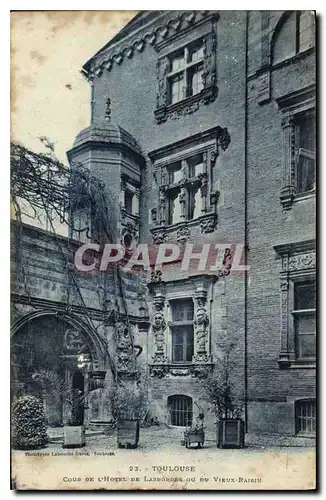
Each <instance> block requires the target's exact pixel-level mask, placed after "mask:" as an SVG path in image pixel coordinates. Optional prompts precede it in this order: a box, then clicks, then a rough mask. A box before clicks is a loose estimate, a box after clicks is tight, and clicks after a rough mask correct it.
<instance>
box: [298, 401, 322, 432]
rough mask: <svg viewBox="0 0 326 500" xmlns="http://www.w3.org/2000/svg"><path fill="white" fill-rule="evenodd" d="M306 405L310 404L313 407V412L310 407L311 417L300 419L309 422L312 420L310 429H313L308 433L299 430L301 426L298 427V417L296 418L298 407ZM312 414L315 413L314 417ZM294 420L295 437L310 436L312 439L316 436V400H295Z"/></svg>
mask: <svg viewBox="0 0 326 500" xmlns="http://www.w3.org/2000/svg"><path fill="white" fill-rule="evenodd" d="M307 403H311V404H312V405H314V412H313V406H312V409H311V413H312V415H311V416H309V415H308V416H306V417H302V419H303V420H304V419H305V418H308V419H309V418H311V420H312V425H311V427H314V429H312V430H310V431H308V432H305V431H302V430H301V429H300V428H299V427H301V425H299V419H300V417H299V416H298V410H299V407H300V405H304V404H307ZM308 413H309V412H308ZM313 413H315V415H313ZM294 418H295V435H296V436H298V437H310V436H312V437H314V436H315V435H316V425H317V401H316V398H302V399H296V400H295V401H294Z"/></svg>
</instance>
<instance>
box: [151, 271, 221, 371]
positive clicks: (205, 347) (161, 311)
mask: <svg viewBox="0 0 326 500" xmlns="http://www.w3.org/2000/svg"><path fill="white" fill-rule="evenodd" d="M212 279H213V280H215V277H214V276H213V277H212V276H208V275H201V276H196V277H195V278H192V279H188V280H180V281H173V282H168V283H164V282H160V283H158V284H156V283H155V284H153V286H151V287H149V288H150V293H151V294H153V319H152V329H151V332H152V335H153V344H154V353H153V357H152V364H151V365H150V373H151V376H152V377H158V378H162V377H164V376H166V375H169V376H192V377H199V378H200V377H205V376H206V375H207V374H208V371H209V370H210V369H211V368H212V366H213V364H212V358H211V353H210V341H209V335H210V331H209V307H210V305H209V301H207V290H208V287H209V283H210V282H211V280H212Z"/></svg>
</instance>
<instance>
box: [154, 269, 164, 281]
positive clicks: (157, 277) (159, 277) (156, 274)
mask: <svg viewBox="0 0 326 500" xmlns="http://www.w3.org/2000/svg"><path fill="white" fill-rule="evenodd" d="M162 276H163V273H162V271H161V269H154V270H153V271H152V272H151V283H161V282H162Z"/></svg>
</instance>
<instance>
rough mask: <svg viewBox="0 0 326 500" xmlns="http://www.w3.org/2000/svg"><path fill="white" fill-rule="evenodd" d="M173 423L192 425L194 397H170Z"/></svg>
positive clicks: (169, 402) (169, 406) (181, 425)
mask: <svg viewBox="0 0 326 500" xmlns="http://www.w3.org/2000/svg"><path fill="white" fill-rule="evenodd" d="M168 408H169V412H170V422H171V425H177V426H180V427H190V426H191V425H192V415H193V411H192V399H191V398H190V397H189V396H182V395H177V396H170V397H169V398H168Z"/></svg>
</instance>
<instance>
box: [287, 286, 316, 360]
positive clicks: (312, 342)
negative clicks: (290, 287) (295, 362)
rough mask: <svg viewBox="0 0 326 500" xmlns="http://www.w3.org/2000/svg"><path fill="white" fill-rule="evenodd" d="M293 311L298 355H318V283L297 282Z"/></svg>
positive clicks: (302, 356)
mask: <svg viewBox="0 0 326 500" xmlns="http://www.w3.org/2000/svg"><path fill="white" fill-rule="evenodd" d="M294 307H295V310H294V311H293V312H292V314H293V316H294V323H295V333H296V355H297V357H298V358H300V359H304V358H308V359H309V358H315V357H316V284H315V282H306V283H297V284H295V288H294Z"/></svg>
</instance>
